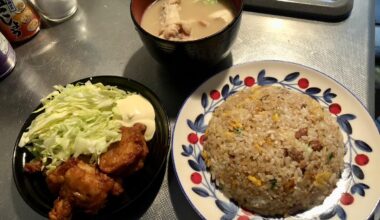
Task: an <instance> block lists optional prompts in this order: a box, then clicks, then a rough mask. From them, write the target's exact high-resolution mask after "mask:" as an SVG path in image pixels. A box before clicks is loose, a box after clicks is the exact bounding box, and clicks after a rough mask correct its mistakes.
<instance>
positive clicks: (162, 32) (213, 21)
mask: <svg viewBox="0 0 380 220" xmlns="http://www.w3.org/2000/svg"><path fill="white" fill-rule="evenodd" d="M234 13H235V12H234V8H233V6H232V4H231V2H230V1H229V0H220V1H215V0H208V1H204V0H195V1H194V0H157V1H155V2H154V3H153V4H152V5H150V6H149V7H148V9H146V11H145V12H144V15H143V17H142V20H141V26H142V27H143V28H144V29H145V30H146V31H148V32H150V33H151V34H153V35H156V36H158V37H160V38H163V39H167V40H173V41H188V40H196V39H200V38H203V37H206V36H209V35H211V34H213V33H216V32H218V31H220V30H222V29H223V28H224V27H225V26H227V25H228V24H229V23H230V22H231V21H232V20H233V19H234Z"/></svg>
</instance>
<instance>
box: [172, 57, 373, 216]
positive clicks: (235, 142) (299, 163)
mask: <svg viewBox="0 0 380 220" xmlns="http://www.w3.org/2000/svg"><path fill="white" fill-rule="evenodd" d="M379 143H380V134H379V131H378V130H377V128H376V125H375V122H374V120H373V119H372V117H371V116H370V114H369V113H368V111H367V110H366V108H365V107H364V106H363V105H362V104H361V102H360V101H359V100H358V99H357V98H356V97H355V96H354V95H353V94H352V93H351V92H350V91H349V90H347V89H346V88H345V87H344V86H342V85H341V84H339V83H338V82H337V81H335V80H334V79H332V78H330V77H329V76H327V75H325V74H323V73H321V72H319V71H316V70H314V69H311V68H309V67H305V66H302V65H299V64H295V63H289V62H282V61H258V62H251V63H247V64H241V65H238V66H234V67H232V68H230V69H228V70H225V71H223V72H221V73H219V74H216V75H214V76H212V77H211V78H210V79H208V80H207V81H205V82H204V83H203V84H201V85H200V86H199V87H198V88H197V89H196V90H195V91H194V92H193V93H192V94H191V95H190V96H189V97H188V99H187V100H186V101H185V103H184V104H183V106H182V108H181V110H180V112H179V114H178V118H177V121H176V123H175V126H174V129H173V134H172V157H173V166H174V170H175V173H176V176H177V178H178V182H179V183H180V186H181V188H182V191H183V193H184V195H185V197H186V198H187V200H188V201H189V203H190V204H191V206H192V207H193V208H194V210H195V211H196V212H197V214H199V216H200V217H201V218H203V219H226V220H227V219H239V220H244V219H341V220H346V219H376V218H377V217H378V213H379V210H377V209H379V208H376V205H377V204H378V202H379V199H380V187H378V183H377V182H378V181H376V179H377V177H376V176H377V167H378V166H379V165H380V154H379V152H377V151H378V147H379V146H378V145H379Z"/></svg>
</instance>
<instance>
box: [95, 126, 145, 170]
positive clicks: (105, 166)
mask: <svg viewBox="0 0 380 220" xmlns="http://www.w3.org/2000/svg"><path fill="white" fill-rule="evenodd" d="M121 130H122V136H121V140H120V141H119V142H116V143H114V144H112V145H111V146H110V147H109V148H108V151H107V152H105V153H104V154H102V155H101V156H100V160H99V168H100V170H101V171H103V172H104V173H108V174H121V173H123V174H125V175H128V174H131V173H133V172H136V171H138V170H140V169H141V168H142V167H143V166H144V161H145V158H146V156H147V154H148V152H149V150H148V146H147V145H146V142H145V138H144V133H145V130H146V126H145V125H143V124H140V123H136V124H134V125H133V127H122V129H121Z"/></svg>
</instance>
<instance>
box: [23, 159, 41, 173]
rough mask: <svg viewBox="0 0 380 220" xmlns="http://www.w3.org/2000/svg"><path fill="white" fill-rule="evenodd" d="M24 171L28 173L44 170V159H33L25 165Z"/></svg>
mask: <svg viewBox="0 0 380 220" xmlns="http://www.w3.org/2000/svg"><path fill="white" fill-rule="evenodd" d="M24 171H25V172H27V173H37V172H41V171H42V161H41V160H32V161H30V162H29V163H26V164H25V165H24Z"/></svg>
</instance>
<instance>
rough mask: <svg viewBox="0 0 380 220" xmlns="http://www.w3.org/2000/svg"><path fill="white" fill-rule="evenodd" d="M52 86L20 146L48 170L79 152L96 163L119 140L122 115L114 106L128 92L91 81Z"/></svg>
mask: <svg viewBox="0 0 380 220" xmlns="http://www.w3.org/2000/svg"><path fill="white" fill-rule="evenodd" d="M54 88H55V89H56V90H57V91H54V92H52V93H51V94H49V95H48V96H47V97H46V98H44V99H42V100H41V102H42V104H43V106H42V107H41V108H40V109H38V110H37V111H36V113H37V112H42V111H43V112H42V113H41V114H39V115H38V116H37V117H36V118H35V119H34V120H33V121H32V123H31V125H30V126H29V127H28V130H27V131H26V132H24V133H23V134H22V137H21V139H20V142H19V146H20V147H25V146H26V145H28V146H27V148H28V149H29V151H31V152H32V153H33V154H34V155H35V156H36V157H37V158H40V159H41V160H42V162H43V164H44V166H46V168H47V170H48V171H50V170H53V169H55V168H56V167H57V166H58V165H59V164H61V163H62V162H64V161H66V160H68V159H69V158H70V157H71V156H74V157H77V156H79V155H81V154H84V155H90V156H91V162H96V161H97V159H98V157H99V156H100V155H101V154H102V153H104V152H105V151H106V150H107V148H108V146H109V145H110V144H111V143H113V142H116V141H119V140H120V139H121V134H120V127H121V115H120V114H119V113H118V111H116V110H115V109H116V108H115V107H116V101H117V100H119V99H122V98H125V97H127V95H128V94H127V93H126V92H125V91H123V90H120V89H117V88H116V87H112V86H104V85H103V84H101V83H97V84H92V83H91V82H86V83H85V84H84V85H71V84H69V85H67V86H66V87H63V86H55V87H54ZM29 144H30V145H29Z"/></svg>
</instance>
